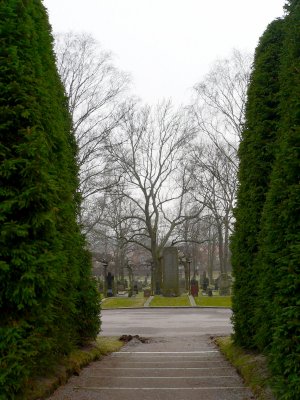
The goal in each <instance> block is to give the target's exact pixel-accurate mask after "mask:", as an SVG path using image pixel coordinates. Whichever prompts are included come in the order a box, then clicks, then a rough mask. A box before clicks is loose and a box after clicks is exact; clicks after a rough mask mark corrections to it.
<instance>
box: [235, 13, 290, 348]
mask: <svg viewBox="0 0 300 400" xmlns="http://www.w3.org/2000/svg"><path fill="white" fill-rule="evenodd" d="M282 28H283V21H281V20H277V21H274V22H273V23H272V24H270V25H269V27H268V29H267V30H266V32H265V33H264V35H263V36H262V38H261V40H260V43H259V46H258V47H257V49H256V54H255V60H254V70H253V72H252V76H251V81H250V86H249V90H248V102H247V108H246V126H245V130H244V132H243V139H242V142H241V144H240V148H239V158H240V169H239V182H240V185H239V190H238V202H237V208H236V211H235V217H236V226H235V233H234V235H233V237H232V243H231V245H232V265H233V272H234V275H235V282H234V294H233V311H234V316H233V324H234V331H235V338H236V339H235V340H236V342H237V343H239V344H240V345H243V346H248V347H251V346H253V337H254V334H255V325H254V323H253V317H254V313H255V301H256V295H257V294H256V291H257V286H258V277H257V274H256V272H255V270H254V268H255V267H254V261H255V256H256V254H257V251H258V238H259V232H260V220H261V214H262V210H263V206H264V202H265V197H266V192H267V190H268V186H269V180H270V178H269V177H270V173H271V170H272V164H273V161H274V153H275V145H274V144H275V140H276V136H277V129H278V120H279V116H278V110H277V107H278V101H279V100H278V92H279V82H278V73H279V72H278V69H279V56H280V51H281V48H282Z"/></svg>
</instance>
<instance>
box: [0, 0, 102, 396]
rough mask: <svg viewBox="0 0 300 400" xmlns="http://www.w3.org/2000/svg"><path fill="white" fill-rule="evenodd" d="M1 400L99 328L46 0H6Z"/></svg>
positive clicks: (2, 14)
mask: <svg viewBox="0 0 300 400" xmlns="http://www.w3.org/2000/svg"><path fill="white" fill-rule="evenodd" d="M0 35H1V36H0V121H1V122H0V371H1V372H0V398H1V400H2V399H14V398H16V396H17V395H18V396H19V397H18V398H22V399H24V398H25V395H24V393H23V390H24V386H25V384H26V383H27V382H28V378H29V377H32V376H33V375H34V374H37V373H38V374H43V371H45V370H46V369H48V368H49V367H50V366H51V364H52V363H54V362H55V360H56V359H57V358H59V357H61V356H62V355H65V354H67V353H69V352H70V351H71V350H72V349H73V348H74V347H75V346H77V345H79V344H82V343H84V342H85V341H87V340H90V339H93V338H95V336H96V335H97V333H98V331H99V324H100V323H99V311H100V310H99V301H98V293H97V291H96V288H95V285H94V282H93V280H92V279H91V274H90V271H91V260H90V255H89V253H88V251H87V250H86V243H85V239H84V237H83V236H82V234H81V231H80V227H79V225H78V222H77V221H78V217H79V211H80V196H78V194H77V188H78V167H77V164H76V157H77V146H76V142H75V139H74V135H73V128H72V121H71V117H70V115H69V111H68V104H67V99H66V97H65V92H64V88H63V85H62V83H61V81H60V78H59V75H58V73H57V70H56V65H55V57H54V53H53V49H52V47H53V46H52V41H53V40H52V36H51V29H50V26H49V23H48V17H47V14H46V11H45V9H44V7H43V5H42V3H41V1H38V0H26V1H24V0H6V1H1V2H0Z"/></svg>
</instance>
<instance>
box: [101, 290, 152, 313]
mask: <svg viewBox="0 0 300 400" xmlns="http://www.w3.org/2000/svg"><path fill="white" fill-rule="evenodd" d="M145 301H146V299H145V298H144V297H143V293H139V294H138V295H137V296H136V297H108V298H106V299H104V300H102V309H103V310H105V309H106V308H120V307H128V308H130V307H143V306H144V303H145Z"/></svg>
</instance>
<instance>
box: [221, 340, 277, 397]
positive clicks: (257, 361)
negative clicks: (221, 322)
mask: <svg viewBox="0 0 300 400" xmlns="http://www.w3.org/2000/svg"><path fill="white" fill-rule="evenodd" d="M215 342H216V343H217V345H218V346H219V347H220V350H221V352H222V353H223V354H224V355H225V357H226V358H227V359H228V360H229V361H230V362H231V363H232V364H233V365H234V366H235V368H236V369H237V370H238V372H239V373H240V375H241V376H242V377H243V378H244V381H245V383H246V385H247V386H249V387H250V388H251V389H252V391H253V392H254V394H255V395H256V398H257V399H258V400H273V399H274V395H273V394H272V391H271V388H270V381H271V374H270V372H269V371H268V368H267V361H266V359H265V357H264V356H263V355H261V354H258V353H254V352H249V351H248V352H247V351H246V350H244V349H242V348H241V347H239V346H237V345H235V344H234V343H233V342H232V340H231V338H230V337H218V338H216V339H215Z"/></svg>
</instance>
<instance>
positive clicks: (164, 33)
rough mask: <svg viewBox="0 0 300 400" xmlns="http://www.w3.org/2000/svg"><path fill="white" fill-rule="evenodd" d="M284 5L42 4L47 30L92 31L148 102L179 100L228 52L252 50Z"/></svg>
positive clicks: (265, 1) (92, 0)
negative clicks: (169, 99) (50, 26)
mask: <svg viewBox="0 0 300 400" xmlns="http://www.w3.org/2000/svg"><path fill="white" fill-rule="evenodd" d="M284 3H285V0H226V1H225V0H213V1H209V0H84V1H82V0H44V5H45V6H46V8H47V9H48V13H49V18H50V23H51V25H52V28H53V31H54V32H64V31H69V30H73V31H76V32H89V33H91V34H92V35H93V36H94V37H95V38H96V39H97V40H98V41H99V42H100V43H101V45H102V47H103V48H104V49H105V50H110V51H112V52H113V53H114V56H115V64H116V65H117V66H118V67H119V68H120V69H122V70H124V71H126V72H129V73H130V74H131V76H132V80H133V89H132V90H133V93H134V94H136V95H137V96H139V97H140V98H141V99H142V100H143V101H145V102H148V103H150V104H152V103H157V102H158V101H159V100H160V99H162V98H172V99H173V100H174V101H175V103H181V102H182V103H184V102H186V101H188V99H189V97H190V89H191V87H192V86H193V85H194V84H195V83H196V82H198V81H200V80H201V79H202V78H203V76H204V75H205V73H207V72H208V70H209V68H210V65H211V64H212V63H213V61H214V60H216V59H217V58H223V57H226V56H228V55H229V54H230V52H231V50H232V49H233V48H238V49H240V50H247V51H251V52H252V51H254V49H255V47H256V45H257V43H258V39H259V37H260V36H261V34H262V33H263V31H264V30H265V28H266V27H267V25H268V23H270V22H271V21H272V20H273V19H275V18H277V17H280V16H282V15H283V5H284Z"/></svg>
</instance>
